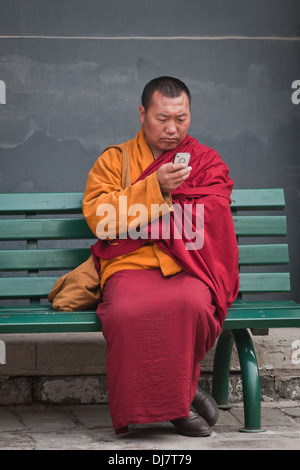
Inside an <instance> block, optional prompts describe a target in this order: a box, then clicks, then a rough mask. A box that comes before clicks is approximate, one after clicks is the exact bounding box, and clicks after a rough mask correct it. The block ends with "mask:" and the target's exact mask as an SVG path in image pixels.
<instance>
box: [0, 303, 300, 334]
mask: <svg viewBox="0 0 300 470" xmlns="http://www.w3.org/2000/svg"><path fill="white" fill-rule="evenodd" d="M299 322H300V306H299V305H297V304H295V303H293V302H290V301H278V302H277V303H276V302H274V301H273V302H261V303H259V304H258V303H257V302H251V301H250V302H244V305H243V307H241V308H239V307H236V306H235V305H234V306H233V307H232V308H230V309H229V310H228V314H227V317H226V319H225V322H224V326H223V328H224V329H235V328H285V327H289V328H290V327H299ZM77 331H78V332H89V331H102V325H101V322H100V321H99V319H98V318H97V315H96V312H95V311H84V312H54V311H53V310H52V308H51V307H45V308H40V309H36V311H35V312H33V309H32V308H30V307H27V308H26V307H23V310H21V308H19V311H18V310H17V309H16V312H15V313H13V312H12V309H11V308H9V307H8V308H6V309H4V310H0V333H1V334H5V333H18V332H20V333H21V332H22V333H41V332H77Z"/></svg>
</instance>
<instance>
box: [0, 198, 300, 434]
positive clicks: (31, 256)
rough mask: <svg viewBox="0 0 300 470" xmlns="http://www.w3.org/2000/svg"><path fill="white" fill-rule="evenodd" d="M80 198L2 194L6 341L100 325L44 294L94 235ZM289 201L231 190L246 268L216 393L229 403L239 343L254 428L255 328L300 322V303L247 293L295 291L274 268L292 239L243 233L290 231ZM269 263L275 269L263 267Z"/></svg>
mask: <svg viewBox="0 0 300 470" xmlns="http://www.w3.org/2000/svg"><path fill="white" fill-rule="evenodd" d="M82 198H83V193H80V192H74V193H29V194H0V241H1V243H2V245H3V246H4V249H2V250H1V252H0V270H1V275H2V277H0V301H1V306H0V342H1V334H7V333H42V332H47V333H49V332H53V333H58V332H93V331H101V323H100V322H99V320H98V318H97V316H96V312H95V311H84V312H55V311H53V310H52V308H51V305H50V306H49V304H47V301H45V299H46V298H47V296H48V293H49V292H50V291H51V290H52V287H53V284H54V282H55V281H56V279H57V278H58V277H59V276H60V275H61V274H63V273H64V272H66V271H68V270H72V269H73V268H75V267H76V266H78V265H79V264H81V263H82V262H83V261H85V260H86V259H87V257H88V256H89V254H90V251H89V247H90V245H91V244H92V243H94V242H95V239H94V236H93V234H92V233H91V231H90V229H89V227H88V226H87V224H86V222H85V220H84V218H83V216H82V213H81V206H82ZM284 206H285V202H284V193H283V190H282V189H253V190H248V189H241V190H238V189H236V190H234V192H233V194H232V214H233V219H234V224H235V228H236V234H237V237H238V241H239V250H240V266H241V271H244V272H241V273H240V294H239V298H238V299H237V300H236V302H235V303H234V305H233V307H232V308H231V309H230V310H229V312H228V316H227V318H226V320H225V323H224V329H223V331H222V334H221V336H220V338H219V339H218V343H217V347H216V352H215V365H214V374H213V396H214V397H215V399H216V401H217V403H218V405H219V406H220V408H228V407H229V406H230V405H229V404H228V380H229V370H230V358H231V351H232V347H233V344H235V345H236V347H237V351H238V355H239V359H240V365H241V373H242V381H243V394H244V421H245V422H244V428H243V429H242V430H244V431H248V432H258V431H262V428H261V419H260V415H261V413H260V400H261V398H260V380H259V371H258V365H257V360H256V356H255V351H254V347H253V343H252V339H251V335H250V333H249V329H251V330H252V331H256V332H260V333H266V331H267V330H268V328H275V327H278V328H282V327H299V326H300V306H299V305H297V304H295V303H294V302H292V301H289V300H286V301H283V300H272V301H268V300H262V301H257V300H252V301H249V300H247V301H246V300H243V298H242V296H243V294H260V295H262V298H263V294H265V293H272V294H275V293H282V292H283V293H287V292H289V291H290V279H289V273H288V272H281V271H282V269H281V270H279V272H274V265H283V264H287V263H288V259H289V256H288V246H287V244H285V243H276V244H275V243H271V244H270V243H263V244H260V243H258V244H251V245H249V244H245V242H244V243H243V240H248V238H249V237H254V239H255V238H256V237H259V239H260V237H282V236H284V235H286V218H285V216H284V215H278V214H277V211H278V210H280V209H283V208H284ZM274 210H275V211H276V212H275V214H274V213H272V212H271V211H274ZM247 211H248V212H247ZM249 211H250V213H249ZM255 211H258V213H255ZM264 211H267V212H264ZM270 212H271V214H272V215H270ZM253 213H254V214H255V215H253ZM245 237H247V238H245ZM259 239H258V240H259ZM267 241H268V240H267ZM59 243H60V245H59ZM49 246H51V247H50V248H49ZM66 246H67V248H66ZM270 265H272V266H273V267H272V268H271V269H270V268H266V267H265V268H264V269H262V268H261V266H270ZM248 266H251V271H252V272H245V270H248V271H250V269H249V268H245V267H248ZM266 269H269V271H271V272H265V271H266ZM51 272H52V274H51ZM53 274H55V275H53ZM2 346H3V342H2ZM0 362H1V361H0Z"/></svg>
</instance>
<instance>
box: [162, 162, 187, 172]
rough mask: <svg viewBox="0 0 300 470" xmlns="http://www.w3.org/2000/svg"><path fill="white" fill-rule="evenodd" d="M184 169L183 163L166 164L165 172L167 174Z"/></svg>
mask: <svg viewBox="0 0 300 470" xmlns="http://www.w3.org/2000/svg"><path fill="white" fill-rule="evenodd" d="M184 168H186V166H185V164H184V163H171V162H170V163H166V170H167V171H168V173H174V172H176V171H179V170H183V169H184Z"/></svg>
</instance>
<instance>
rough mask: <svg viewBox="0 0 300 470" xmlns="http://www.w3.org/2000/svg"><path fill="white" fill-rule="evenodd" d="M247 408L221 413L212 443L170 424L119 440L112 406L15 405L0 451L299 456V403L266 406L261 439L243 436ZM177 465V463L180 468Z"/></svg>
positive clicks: (1, 424)
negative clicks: (261, 452)
mask: <svg viewBox="0 0 300 470" xmlns="http://www.w3.org/2000/svg"><path fill="white" fill-rule="evenodd" d="M242 424H243V405H242V403H238V404H234V405H233V407H232V408H231V410H230V411H220V417H219V420H218V423H217V424H216V425H215V426H214V428H213V433H212V435H211V436H210V437H204V438H189V437H185V436H180V435H178V434H176V431H175V428H174V427H173V425H172V424H170V423H158V424H150V425H138V426H130V427H129V430H130V432H129V433H128V434H123V435H121V436H116V435H115V434H114V430H113V427H112V424H111V420H110V415H109V410H108V406H107V405H105V404H96V405H69V404H68V405H45V404H38V403H34V404H31V405H17V406H7V407H1V408H0V449H1V450H105V451H106V453H105V456H106V457H105V458H110V456H111V457H112V458H115V456H116V452H115V451H118V456H121V455H122V453H121V452H122V451H123V450H124V451H131V452H133V453H134V451H164V450H166V451H170V450H172V451H173V452H172V453H174V452H176V451H178V452H179V451H189V450H190V451H192V450H258V449H259V450H270V449H282V450H295V449H298V450H299V449H300V401H294V400H291V401H288V400H283V401H271V402H263V403H262V425H263V426H264V427H265V428H266V432H263V433H242V432H239V428H241V427H242ZM177 463H178V462H177Z"/></svg>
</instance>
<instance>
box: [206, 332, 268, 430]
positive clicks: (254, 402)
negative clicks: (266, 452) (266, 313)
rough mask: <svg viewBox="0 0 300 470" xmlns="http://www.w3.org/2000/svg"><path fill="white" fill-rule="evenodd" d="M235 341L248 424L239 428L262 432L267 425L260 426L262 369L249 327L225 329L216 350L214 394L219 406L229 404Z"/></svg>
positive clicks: (245, 415) (224, 406)
mask: <svg viewBox="0 0 300 470" xmlns="http://www.w3.org/2000/svg"><path fill="white" fill-rule="evenodd" d="M220 340H221V341H220ZM219 341H220V345H219ZM233 342H234V343H235V345H236V348H237V351H238V355H239V360H240V365H241V373H242V382H243V397H244V419H245V426H244V428H242V429H240V431H241V432H263V431H265V429H263V428H261V406H260V405H261V397H260V379H259V370H258V365H257V359H256V354H255V351H254V346H253V343H252V339H251V337H250V334H249V332H248V331H247V330H224V331H223V332H222V333H221V335H220V338H219V340H218V344H217V349H216V354H215V365H214V379H213V397H214V398H215V400H216V402H217V403H218V405H219V404H220V408H223V409H224V408H225V409H226V408H229V407H230V405H229V404H228V382H229V370H230V358H231V352H232V346H233Z"/></svg>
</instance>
